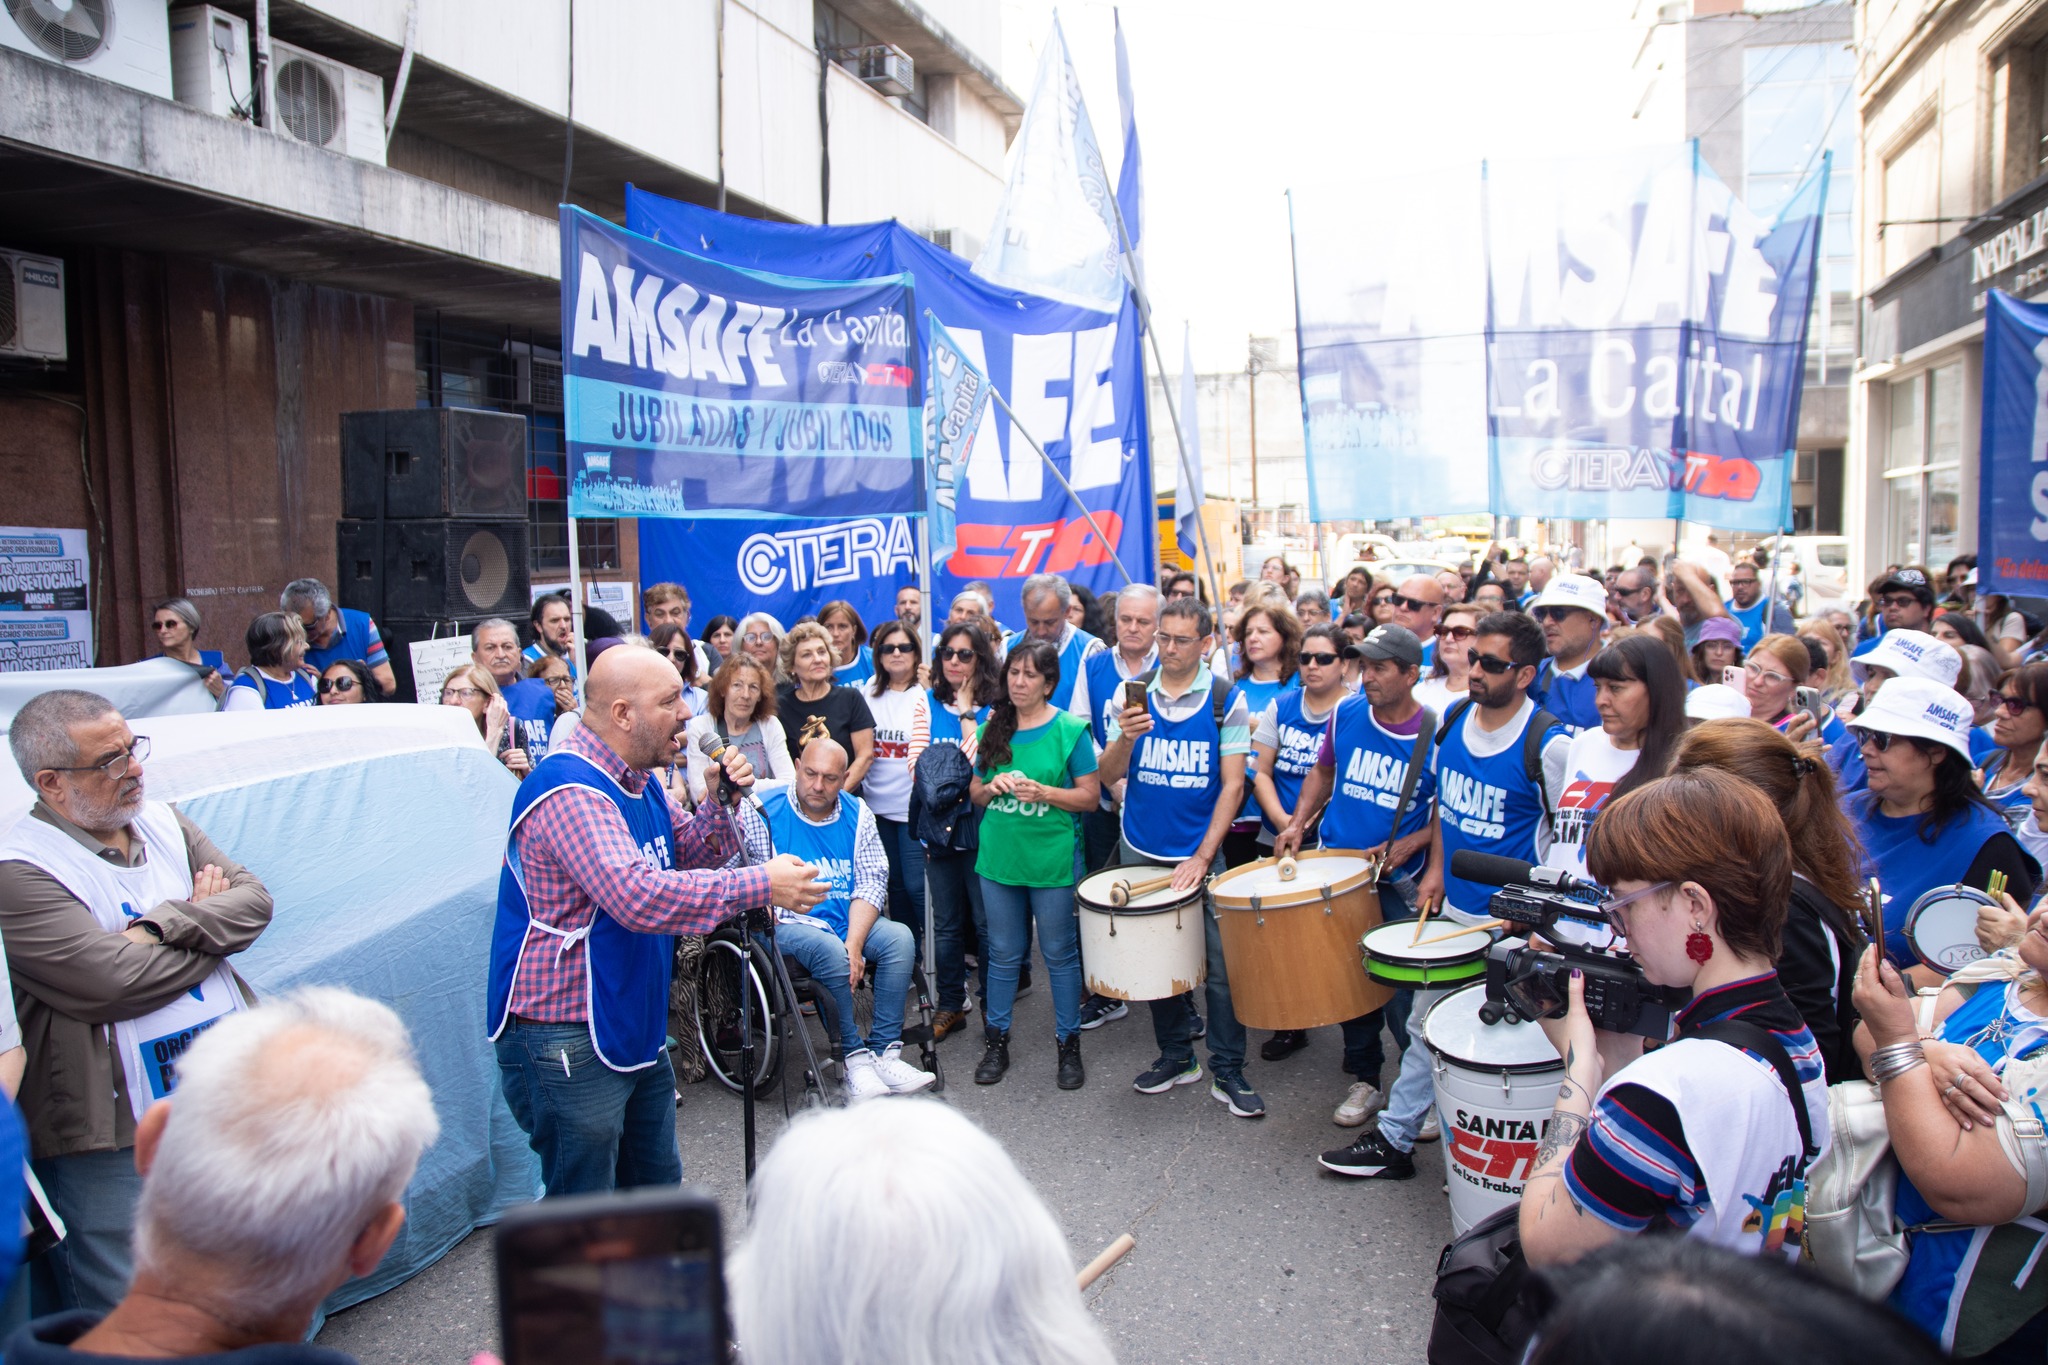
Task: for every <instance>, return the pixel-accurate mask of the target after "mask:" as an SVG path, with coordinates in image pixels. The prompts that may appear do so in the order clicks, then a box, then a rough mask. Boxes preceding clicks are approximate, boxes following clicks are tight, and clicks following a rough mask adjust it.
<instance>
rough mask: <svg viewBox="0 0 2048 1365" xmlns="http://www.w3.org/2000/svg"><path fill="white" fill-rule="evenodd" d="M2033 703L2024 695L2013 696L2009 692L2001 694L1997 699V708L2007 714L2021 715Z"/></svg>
mask: <svg viewBox="0 0 2048 1365" xmlns="http://www.w3.org/2000/svg"><path fill="white" fill-rule="evenodd" d="M2033 704H2034V703H2032V702H2030V701H2028V700H2027V699H2026V698H2025V697H2015V696H2011V695H2010V694H2008V695H2005V696H2001V697H2000V698H1999V699H1998V706H1999V709H2000V710H2002V711H2004V712H2005V714H2007V715H2008V716H2023V715H2025V714H2026V713H2027V708H2028V707H2029V706H2032V705H2033Z"/></svg>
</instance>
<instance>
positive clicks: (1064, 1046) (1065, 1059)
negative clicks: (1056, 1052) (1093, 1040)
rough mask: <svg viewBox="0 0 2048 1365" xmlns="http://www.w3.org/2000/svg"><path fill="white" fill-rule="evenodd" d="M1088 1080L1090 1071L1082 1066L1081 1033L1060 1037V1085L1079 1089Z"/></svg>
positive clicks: (1062, 1087)
mask: <svg viewBox="0 0 2048 1365" xmlns="http://www.w3.org/2000/svg"><path fill="white" fill-rule="evenodd" d="M1087 1080H1088V1073H1087V1072H1086V1071H1084V1070H1082V1068H1081V1035H1080V1034H1078V1033H1073V1034H1069V1035H1068V1036H1066V1037H1065V1038H1062V1039H1060V1072H1059V1087H1060V1089H1062V1090H1079V1089H1080V1088H1081V1087H1082V1086H1083V1085H1085V1084H1086V1083H1087Z"/></svg>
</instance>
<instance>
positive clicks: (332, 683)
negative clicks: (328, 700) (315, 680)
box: [319, 678, 356, 697]
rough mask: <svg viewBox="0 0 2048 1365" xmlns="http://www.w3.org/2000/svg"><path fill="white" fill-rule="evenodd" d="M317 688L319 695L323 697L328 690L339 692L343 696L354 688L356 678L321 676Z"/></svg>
mask: <svg viewBox="0 0 2048 1365" xmlns="http://www.w3.org/2000/svg"><path fill="white" fill-rule="evenodd" d="M319 690H320V695H321V696H323V697H324V696H326V695H327V694H328V693H329V692H339V693H340V694H341V695H342V696H344V697H345V696H347V695H348V694H349V693H351V692H353V691H355V690H356V680H355V679H354V678H322V679H321V680H320V689H319Z"/></svg>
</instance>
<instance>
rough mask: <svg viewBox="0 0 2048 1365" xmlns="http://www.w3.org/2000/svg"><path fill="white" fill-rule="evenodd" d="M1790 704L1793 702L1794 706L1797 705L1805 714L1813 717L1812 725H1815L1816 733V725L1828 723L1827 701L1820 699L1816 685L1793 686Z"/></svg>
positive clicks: (1816, 731)
mask: <svg viewBox="0 0 2048 1365" xmlns="http://www.w3.org/2000/svg"><path fill="white" fill-rule="evenodd" d="M1792 704H1793V705H1794V706H1797V707H1799V708H1800V709H1801V710H1803V711H1805V712H1806V714H1807V715H1809V716H1812V717H1813V723H1814V726H1815V727H1816V728H1815V733H1816V734H1818V733H1819V729H1818V727H1820V726H1823V725H1826V724H1827V723H1828V707H1827V703H1826V702H1824V701H1822V700H1821V695H1820V689H1819V688H1817V687H1795V688H1793V689H1792Z"/></svg>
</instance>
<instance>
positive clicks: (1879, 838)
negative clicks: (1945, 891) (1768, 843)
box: [1842, 790, 2011, 967]
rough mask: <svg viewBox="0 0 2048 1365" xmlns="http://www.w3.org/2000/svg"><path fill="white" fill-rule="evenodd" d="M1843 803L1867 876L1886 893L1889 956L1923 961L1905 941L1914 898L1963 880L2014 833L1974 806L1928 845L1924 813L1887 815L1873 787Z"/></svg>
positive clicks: (1908, 962)
mask: <svg viewBox="0 0 2048 1365" xmlns="http://www.w3.org/2000/svg"><path fill="white" fill-rule="evenodd" d="M1842 804H1843V806H1844V808H1845V809H1847V811H1848V813H1849V820H1850V823H1851V824H1853V825H1854V826H1855V827H1856V837H1857V838H1858V839H1860V840H1861V841H1862V842H1863V875H1864V876H1866V877H1875V878H1877V879H1878V882H1879V884H1880V887H1881V889H1882V890H1883V891H1884V950H1885V955H1886V956H1887V957H1889V958H1890V959H1891V960H1892V963H1893V965H1895V966H1898V967H1910V966H1912V965H1914V964H1915V963H1917V962H1919V961H1920V959H1919V958H1918V957H1917V956H1915V955H1914V953H1913V945H1912V944H1910V943H1908V942H1907V941H1906V912H1907V911H1908V910H1911V909H1912V908H1913V902H1914V901H1916V900H1918V899H1920V897H1921V895H1922V894H1923V893H1925V892H1926V891H1928V890H1930V889H1931V888H1933V887H1937V886H1953V885H1954V884H1955V883H1957V882H1960V881H1961V880H1962V879H1963V874H1964V873H1966V872H1968V871H1969V870H1970V864H1971V863H1973V862H1975V861H1976V860H1977V854H1978V852H1979V850H1981V849H1982V848H1983V847H1984V844H1985V842H1986V841H1987V840H1989V839H1990V838H1991V837H1992V836H1993V835H1998V834H2010V833H2011V831H2010V829H2008V828H2007V826H2006V823H2005V821H2004V820H2002V819H2000V818H1999V817H1998V816H1997V815H1995V814H1993V813H1992V812H1990V811H1988V810H1985V809H1984V808H1982V807H1981V806H1976V805H1972V806H1970V807H1968V808H1967V809H1966V810H1964V811H1963V813H1962V814H1961V815H1959V816H1957V817H1955V818H1954V819H1952V820H1950V821H1949V822H1948V823H1947V824H1945V825H1943V826H1942V827H1941V830H1940V831H1939V832H1938V833H1937V834H1936V835H1935V836H1934V841H1933V842H1932V843H1926V842H1923V841H1922V840H1921V838H1920V821H1921V818H1922V817H1920V816H1918V815H1896V816H1895V815H1886V814H1884V813H1883V812H1882V811H1881V810H1879V809H1878V804H1877V797H1876V796H1875V795H1873V794H1872V793H1871V792H1869V791H1868V790H1864V791H1860V792H1857V793H1855V794H1854V795H1852V796H1850V797H1849V799H1848V800H1847V801H1845V802H1843V803H1842ZM1979 889H1980V890H1981V889H1982V888H1979Z"/></svg>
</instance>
